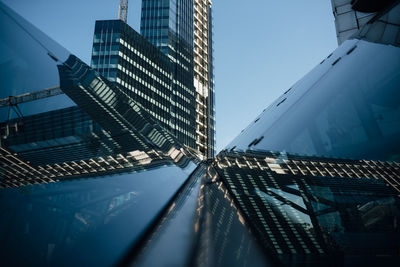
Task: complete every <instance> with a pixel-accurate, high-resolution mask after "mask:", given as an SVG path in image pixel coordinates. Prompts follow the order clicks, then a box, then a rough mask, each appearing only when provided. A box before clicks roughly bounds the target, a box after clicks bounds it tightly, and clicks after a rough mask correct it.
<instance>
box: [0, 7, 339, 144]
mask: <svg viewBox="0 0 400 267" xmlns="http://www.w3.org/2000/svg"><path fill="white" fill-rule="evenodd" d="M0 1H2V2H4V3H6V4H7V5H8V6H9V7H11V8H12V9H14V10H15V11H16V12H17V13H19V14H20V15H22V16H23V17H25V18H26V19H27V20H28V21H30V22H31V23H33V24H34V25H35V26H37V27H38V28H39V29H41V30H42V31H43V32H45V33H46V34H47V35H49V36H50V37H51V38H53V39H54V40H56V41H57V42H59V43H60V44H61V45H62V46H64V47H65V48H67V49H68V50H69V51H70V52H71V53H73V54H75V55H76V56H78V57H79V58H81V59H82V60H83V61H85V62H86V63H90V55H91V51H92V49H91V47H92V41H93V31H94V24H95V21H96V20H100V19H115V18H117V15H118V4H119V0H0ZM140 8H141V0H130V1H129V9H128V24H130V26H132V27H133V28H134V29H135V30H137V31H138V32H139V24H140ZM213 9H214V13H213V15H214V20H213V22H214V58H215V81H216V84H215V89H216V113H217V114H216V119H217V151H219V150H220V149H222V148H223V147H224V146H226V145H227V144H228V143H229V142H230V141H231V140H232V139H233V138H234V137H235V136H236V135H238V134H239V133H240V131H241V130H242V129H243V128H245V127H246V126H247V125H248V124H249V123H250V122H251V121H252V120H253V119H254V118H255V117H256V116H257V115H258V114H259V113H261V111H262V110H263V109H264V108H265V107H267V106H268V105H269V104H270V103H271V102H272V101H273V100H274V99H275V98H277V97H278V96H279V95H280V94H282V93H283V92H284V91H286V90H287V89H288V88H290V87H291V85H292V84H294V83H295V82H296V81H297V80H299V79H300V78H301V77H303V76H304V75H305V74H306V73H307V72H308V71H310V70H311V69H312V68H313V67H314V66H316V65H317V64H318V63H319V62H320V61H321V60H322V59H323V58H325V57H326V56H327V55H328V54H330V52H331V51H333V50H334V49H335V48H336V47H337V41H336V33H335V26H334V18H333V14H332V8H331V4H330V0H303V1H296V0H274V1H272V0H248V1H239V0H213Z"/></svg>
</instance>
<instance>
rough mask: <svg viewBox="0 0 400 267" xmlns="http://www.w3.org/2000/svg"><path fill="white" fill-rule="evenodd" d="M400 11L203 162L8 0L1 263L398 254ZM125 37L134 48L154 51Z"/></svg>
mask: <svg viewBox="0 0 400 267" xmlns="http://www.w3.org/2000/svg"><path fill="white" fill-rule="evenodd" d="M399 15H400V4H398V5H397V6H395V7H393V8H390V9H389V10H388V11H387V12H385V13H383V14H380V15H379V16H377V17H375V18H376V19H375V20H374V21H372V22H371V23H369V24H368V25H365V26H364V27H362V29H361V31H359V32H357V33H356V34H355V35H353V37H352V38H351V39H350V40H346V41H345V42H344V43H343V44H342V45H341V46H339V48H337V49H336V50H335V51H334V52H333V53H332V54H331V55H329V56H327V58H325V59H324V60H322V62H321V63H320V64H318V65H317V67H316V68H314V69H313V70H312V71H311V72H310V73H309V74H307V75H306V76H305V77H304V78H303V79H301V80H300V81H299V82H298V83H296V84H295V85H293V86H292V87H291V88H289V89H288V90H286V91H285V92H284V93H283V94H282V96H281V97H279V98H278V99H277V100H276V101H275V102H273V103H272V104H271V105H270V106H269V107H268V108H266V109H265V110H264V111H263V112H262V114H260V116H258V117H257V118H256V119H255V120H254V122H252V123H251V124H250V125H249V127H247V128H246V129H245V130H244V131H243V132H242V133H241V134H240V135H239V136H238V137H237V138H236V139H235V140H233V141H232V142H231V143H230V144H229V145H228V146H227V147H226V149H224V150H223V151H221V152H220V153H219V154H218V155H217V156H216V157H214V158H213V159H210V160H207V161H199V160H198V158H197V157H196V156H195V155H193V154H192V153H190V152H189V151H188V150H187V149H185V147H184V146H182V145H181V144H180V142H177V139H176V138H175V137H174V135H172V134H171V133H170V132H169V131H167V130H165V129H164V128H163V127H160V125H159V123H157V122H156V119H155V117H154V115H152V114H151V113H149V111H148V110H149V109H148V108H145V107H144V105H143V104H141V103H140V102H139V101H137V100H135V99H134V96H132V93H131V92H130V91H129V90H128V89H127V88H125V87H124V86H121V85H120V84H116V83H115V82H111V81H109V80H107V79H106V78H104V77H103V76H101V74H99V72H98V71H95V70H93V69H92V68H90V67H89V66H87V65H86V64H85V63H83V62H82V61H81V60H80V59H78V58H77V57H76V56H74V55H72V54H70V53H69V52H68V51H66V50H65V49H64V48H62V47H61V46H59V45H58V44H57V43H55V42H54V41H52V40H51V39H49V38H48V37H47V36H46V35H45V34H43V33H42V32H40V31H39V30H38V29H36V28H35V27H33V26H32V25H31V24H29V23H28V22H27V21H25V20H24V19H23V18H21V17H20V16H18V15H17V14H16V13H15V12H13V11H12V10H10V9H9V8H7V7H6V6H5V5H4V4H3V3H2V2H1V1H0V36H2V38H0V45H1V46H2V48H3V49H0V77H1V79H0V88H1V89H2V90H0V129H1V135H0V258H1V259H2V264H3V265H5V266H25V265H29V266H31V265H35V266H43V265H44V266H47V265H51V266H53V265H56V266H58V265H63V266H77V265H79V266H81V265H84V266H86V265H88V266H92V265H95V266H110V265H122V266H127V265H129V266H132V265H134V266H166V265H167V266H244V265H248V266H396V267H397V266H398V263H399V260H400V254H399V246H400V224H399V221H400V197H399V193H400V162H399V161H400V145H399V140H400V95H399V94H400V92H399V90H398V88H399V85H400V75H399V72H400V42H399V39H398V36H399V35H400V26H399V25H400V16H399ZM110 23H111V24H110ZM113 23H114V22H109V21H107V22H106V23H105V25H103V26H107V25H113V27H114V26H115V25H117V24H113ZM100 24H101V23H100ZM113 27H111V28H112V29H113ZM111 32H113V33H114V31H111ZM109 37H111V34H110V36H108V33H107V35H106V37H105V38H109ZM120 37H121V36H120ZM112 39H113V38H111V40H112ZM100 40H102V38H100ZM122 41H123V42H121V43H122V48H123V49H122V51H121V52H122V53H124V55H123V56H122V57H123V58H124V60H127V59H130V58H131V57H132V56H133V54H137V55H142V54H139V53H138V51H139V52H140V53H142V52H144V53H146V54H147V52H148V51H147V52H146V50H145V49H144V50H137V51H135V50H133V49H132V50H133V52H132V54H129V53H130V52H128V51H127V50H126V49H129V50H130V51H131V49H130V48H129V45H130V44H129V43H128V41H127V40H125V37H124V36H122ZM133 43H135V44H137V43H136V42H133ZM138 43H139V44H140V42H138ZM126 44H128V45H126ZM99 51H103V50H101V49H100V50H99ZM111 51H112V50H111ZM142 56H143V55H142ZM139 57H140V56H139ZM146 58H147V56H146ZM147 59H148V60H149V58H147ZM106 60H108V59H107V57H106ZM150 62H152V61H151V60H150ZM147 63H148V62H147ZM98 64H99V63H98ZM100 64H101V63H100ZM142 64H144V63H143V62H141V61H140V65H139V66H141V68H142V69H143V66H142ZM121 66H122V65H121ZM124 66H125V67H124V68H125V69H126V68H127V67H128V69H129V66H128V65H124ZM146 67H148V66H146V65H145V67H144V69H146ZM158 67H159V68H161V69H164V66H158ZM139 68H140V67H139ZM117 69H118V68H117ZM166 69H168V68H166ZM132 73H134V72H132ZM135 75H139V77H143V78H140V79H146V76H145V75H148V74H146V73H145V74H135ZM116 77H117V78H118V73H117V76H116ZM149 77H151V76H149ZM271 150H274V151H271ZM296 154H297V155H296ZM299 154H300V155H299ZM349 158H353V159H349Z"/></svg>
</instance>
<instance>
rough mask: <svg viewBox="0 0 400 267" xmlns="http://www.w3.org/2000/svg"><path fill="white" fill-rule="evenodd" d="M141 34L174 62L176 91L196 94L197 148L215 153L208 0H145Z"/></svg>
mask: <svg viewBox="0 0 400 267" xmlns="http://www.w3.org/2000/svg"><path fill="white" fill-rule="evenodd" d="M140 32H141V34H142V35H143V36H144V37H145V38H146V39H147V40H149V41H150V42H151V43H152V44H154V45H155V46H156V47H158V48H159V49H160V50H161V51H162V52H163V53H164V54H166V55H168V57H169V58H170V59H171V60H172V61H173V62H174V63H175V66H176V67H175V75H174V76H175V77H176V79H177V81H178V82H179V83H177V84H176V90H177V91H178V92H180V93H181V94H186V93H189V95H191V94H192V93H194V94H195V103H193V105H194V106H195V109H196V118H195V127H196V150H197V151H199V152H200V153H201V154H202V155H203V156H205V157H212V156H213V155H214V144H215V118H214V114H215V110H214V102H215V100H214V80H213V64H212V60H213V58H212V12H211V1H209V0H177V1H175V0H170V1H158V0H150V1H147V0H143V1H142V18H141V24H140Z"/></svg>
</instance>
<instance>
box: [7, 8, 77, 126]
mask: <svg viewBox="0 0 400 267" xmlns="http://www.w3.org/2000/svg"><path fill="white" fill-rule="evenodd" d="M0 35H1V39H0V81H1V82H0V99H1V100H3V99H6V98H8V97H10V96H11V97H15V96H19V95H22V94H26V93H31V92H37V91H41V90H44V89H48V88H57V87H59V84H60V81H59V75H58V68H57V61H59V62H63V61H65V60H66V59H67V58H68V56H69V54H70V53H69V52H68V51H67V50H65V49H64V48H62V47H61V46H60V45H58V44H57V43H55V42H54V41H53V40H51V39H50V38H49V37H47V36H46V35H45V34H44V33H42V32H41V31H39V30H38V29H37V28H35V27H34V26H32V25H31V24H30V23H28V22H27V21H26V20H24V19H23V18H22V17H20V16H19V15H18V14H16V13H15V12H14V11H12V10H11V9H10V8H8V7H7V6H6V5H4V4H3V3H2V2H0ZM59 93H61V92H59ZM10 101H12V103H15V99H10ZM5 104H7V102H6V103H5ZM72 105H74V103H73V102H72V101H71V100H70V99H69V98H68V97H67V96H65V95H62V94H57V95H55V96H53V97H50V98H42V99H40V100H37V101H34V102H26V103H23V104H19V105H18V107H17V106H11V107H10V108H8V106H3V102H2V106H1V107H0V122H2V121H5V120H7V119H9V118H18V117H21V116H20V115H22V116H27V115H31V114H37V113H41V112H45V111H49V110H54V109H59V108H63V107H68V106H72ZM9 109H10V110H9ZM19 113H21V114H19Z"/></svg>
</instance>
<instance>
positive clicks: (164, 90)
mask: <svg viewBox="0 0 400 267" xmlns="http://www.w3.org/2000/svg"><path fill="white" fill-rule="evenodd" d="M91 66H92V68H94V69H95V70H97V71H98V72H99V73H100V74H102V75H103V76H104V77H106V78H107V79H108V80H109V81H111V82H114V83H115V84H117V85H118V86H119V87H121V88H122V89H123V90H124V91H126V92H127V94H128V95H129V96H130V97H132V98H133V99H134V100H135V101H137V102H138V103H140V104H141V105H142V106H143V107H144V108H145V109H146V110H147V111H148V112H149V113H150V114H151V115H152V116H153V117H154V118H155V119H156V120H157V121H158V122H159V123H160V124H161V125H162V126H163V127H164V128H165V129H168V130H169V131H170V132H171V133H173V134H174V135H175V136H176V137H177V138H178V139H179V141H180V142H182V143H183V144H185V145H187V146H189V147H192V148H194V131H195V130H194V129H195V126H194V125H195V122H194V106H193V105H194V99H193V98H194V97H193V95H192V94H190V91H188V90H183V91H182V90H177V86H178V85H180V82H179V80H177V78H176V75H175V74H174V69H175V68H174V63H173V62H172V61H171V59H169V58H168V57H167V56H165V55H164V54H163V53H161V52H160V51H159V50H158V49H157V48H156V47H154V46H153V45H152V44H151V43H149V42H148V41H147V40H146V39H144V38H143V37H142V36H141V35H140V34H138V33H137V32H136V31H135V30H133V29H132V28H131V27H130V26H128V25H127V24H126V23H124V22H122V21H120V20H106V21H97V22H96V26H95V33H94V38H93V51H92V65H91Z"/></svg>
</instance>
